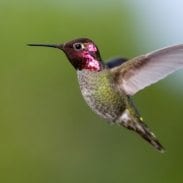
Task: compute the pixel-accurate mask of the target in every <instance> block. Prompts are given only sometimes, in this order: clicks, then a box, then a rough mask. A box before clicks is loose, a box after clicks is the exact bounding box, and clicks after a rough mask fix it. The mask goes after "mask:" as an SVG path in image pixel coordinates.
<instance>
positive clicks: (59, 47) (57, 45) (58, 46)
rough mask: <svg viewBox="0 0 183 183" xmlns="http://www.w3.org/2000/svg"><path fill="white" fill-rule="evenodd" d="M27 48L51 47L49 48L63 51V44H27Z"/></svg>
mask: <svg viewBox="0 0 183 183" xmlns="http://www.w3.org/2000/svg"><path fill="white" fill-rule="evenodd" d="M27 46H42V47H51V48H58V49H61V50H63V48H64V45H63V44H27Z"/></svg>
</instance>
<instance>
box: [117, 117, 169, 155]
mask: <svg viewBox="0 0 183 183" xmlns="http://www.w3.org/2000/svg"><path fill="white" fill-rule="evenodd" d="M125 115H126V114H125ZM125 115H123V120H120V122H118V124H120V125H121V126H124V127H126V128H128V129H129V130H133V131H135V132H137V133H138V134H139V135H140V136H141V137H142V138H143V139H145V140H146V141H147V142H149V143H150V144H151V145H152V146H153V147H155V148H156V149H157V150H158V151H160V152H161V153H163V152H164V151H165V149H164V147H163V146H162V145H161V144H160V142H159V140H158V139H157V138H156V136H155V135H154V133H153V132H151V130H150V129H149V128H148V126H147V125H146V124H145V123H144V122H143V120H142V118H139V119H138V118H133V117H132V116H131V117H132V118H130V117H129V116H125ZM124 120H126V121H124Z"/></svg>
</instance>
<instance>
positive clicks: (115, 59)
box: [106, 58, 128, 68]
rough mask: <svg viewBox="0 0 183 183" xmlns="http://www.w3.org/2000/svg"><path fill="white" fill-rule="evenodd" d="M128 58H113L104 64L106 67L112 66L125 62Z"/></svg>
mask: <svg viewBox="0 0 183 183" xmlns="http://www.w3.org/2000/svg"><path fill="white" fill-rule="evenodd" d="M127 60H128V59H127V58H114V59H112V60H109V61H108V62H107V63H106V65H107V67H108V68H114V67H117V66H120V65H121V64H123V63H125V62H126V61H127Z"/></svg>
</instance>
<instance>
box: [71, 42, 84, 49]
mask: <svg viewBox="0 0 183 183" xmlns="http://www.w3.org/2000/svg"><path fill="white" fill-rule="evenodd" d="M73 48H74V49H75V50H76V51H80V50H82V49H83V48H84V45H83V44H82V43H74V44H73Z"/></svg>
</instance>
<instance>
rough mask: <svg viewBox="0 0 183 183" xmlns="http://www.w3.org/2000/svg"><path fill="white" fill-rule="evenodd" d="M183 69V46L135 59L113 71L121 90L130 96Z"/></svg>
mask: <svg viewBox="0 0 183 183" xmlns="http://www.w3.org/2000/svg"><path fill="white" fill-rule="evenodd" d="M181 68H183V44H181V45H175V46H171V47H167V48H163V49H160V50H157V51H154V52H151V53H148V54H146V55H142V56H139V57H135V58H133V59H131V60H129V61H127V62H125V63H123V64H122V65H120V66H118V67H115V68H113V69H111V72H112V74H113V76H114V78H115V81H116V82H117V84H118V85H119V87H120V89H121V90H123V91H125V93H126V94H128V95H134V94H135V93H137V92H138V91H139V90H142V89H143V88H145V87H147V86H149V85H151V84H153V83H156V82H157V81H159V80H161V79H163V78H165V77H166V76H168V75H169V74H171V73H173V72H174V71H176V70H178V69H181Z"/></svg>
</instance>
